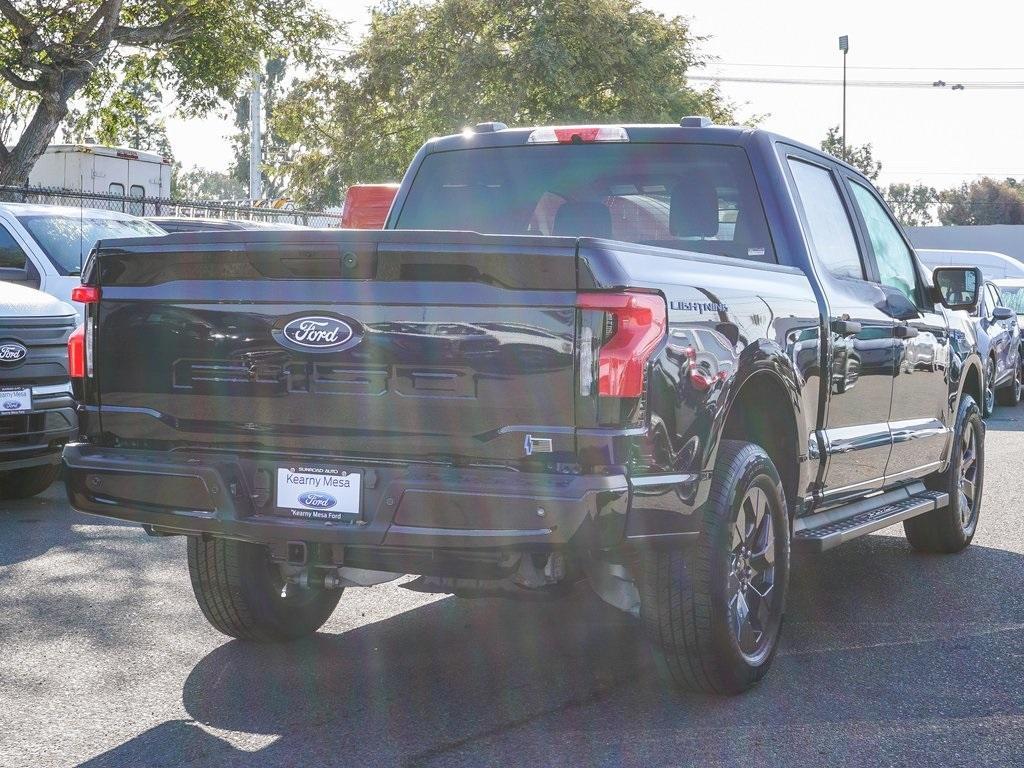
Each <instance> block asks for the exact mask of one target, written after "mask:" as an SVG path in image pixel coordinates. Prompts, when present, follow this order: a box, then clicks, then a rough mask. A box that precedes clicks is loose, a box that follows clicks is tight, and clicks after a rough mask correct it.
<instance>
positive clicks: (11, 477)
mask: <svg viewBox="0 0 1024 768" xmlns="http://www.w3.org/2000/svg"><path fill="white" fill-rule="evenodd" d="M59 474H60V464H46V465H44V466H42V467H28V468H27V469H12V470H11V471H9V472H3V473H0V499H27V498H30V497H32V496H35V495H36V494H39V493H42V492H43V491H45V490H46V489H47V488H49V487H50V485H51V484H52V483H53V481H54V480H56V479H57V476H58V475H59Z"/></svg>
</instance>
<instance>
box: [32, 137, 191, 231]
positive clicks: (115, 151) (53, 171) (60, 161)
mask: <svg viewBox="0 0 1024 768" xmlns="http://www.w3.org/2000/svg"><path fill="white" fill-rule="evenodd" d="M28 183H29V186H32V187H56V188H58V189H70V190H73V191H75V192H92V193H96V194H102V195H117V196H118V197H127V198H140V197H161V198H166V197H170V196H171V161H170V158H166V157H164V156H163V155H160V154H158V153H156V152H144V151H143V150H141V149H130V148H128V147H104V146H100V145H98V144H51V145H50V146H48V147H47V148H46V149H45V150H43V154H41V155H40V156H39V159H38V160H36V164H35V165H34V166H33V167H32V170H31V171H30V172H29V175H28ZM133 206H134V208H133ZM125 213H132V214H135V215H137V216H142V215H144V213H146V212H145V211H144V210H143V208H142V204H141V203H132V202H130V201H129V202H128V203H127V204H126V209H125ZM150 213H153V211H150Z"/></svg>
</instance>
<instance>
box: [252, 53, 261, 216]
mask: <svg viewBox="0 0 1024 768" xmlns="http://www.w3.org/2000/svg"><path fill="white" fill-rule="evenodd" d="M251 77H252V85H251V87H250V90H249V199H250V200H259V199H260V198H262V197H263V176H262V165H263V157H262V151H263V141H262V136H261V134H260V128H261V127H262V126H261V123H262V119H263V104H262V100H261V93H260V88H261V86H262V82H261V78H260V73H259V70H254V71H253V73H252V75H251Z"/></svg>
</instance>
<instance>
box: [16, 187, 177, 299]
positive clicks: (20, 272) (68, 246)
mask: <svg viewBox="0 0 1024 768" xmlns="http://www.w3.org/2000/svg"><path fill="white" fill-rule="evenodd" d="M162 234H164V232H163V230H161V229H157V228H156V227H155V226H153V225H152V224H150V223H149V222H148V221H146V220H145V219H140V218H139V217H137V216H132V215H131V214H127V213H118V212H116V211H101V210H94V209H92V208H66V207H63V206H56V205H27V204H24V203H0V280H4V281H7V282H10V283H16V284H18V285H23V286H27V287H29V288H38V289H39V290H41V291H43V292H44V293H48V294H50V295H51V296H54V297H56V298H58V299H60V300H61V301H71V290H72V289H73V288H74V287H75V286H77V285H80V284H81V278H80V275H81V270H82V264H83V263H84V261H85V257H86V256H88V255H89V251H91V250H92V247H93V245H94V244H95V243H96V241H97V240H99V239H100V238H104V239H110V238H116V237H139V236H151V235H162Z"/></svg>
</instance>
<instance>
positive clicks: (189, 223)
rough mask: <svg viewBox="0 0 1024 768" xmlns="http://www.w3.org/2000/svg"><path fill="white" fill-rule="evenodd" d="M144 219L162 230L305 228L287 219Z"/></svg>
mask: <svg viewBox="0 0 1024 768" xmlns="http://www.w3.org/2000/svg"><path fill="white" fill-rule="evenodd" d="M146 221H148V222H150V223H151V224H155V225H156V226H158V227H160V229H162V230H163V231H164V232H168V233H174V232H227V231H233V230H238V229H306V227H302V226H299V225H298V224H292V223H291V222H287V221H240V220H238V219H206V218H199V217H192V216H148V217H147V218H146Z"/></svg>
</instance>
